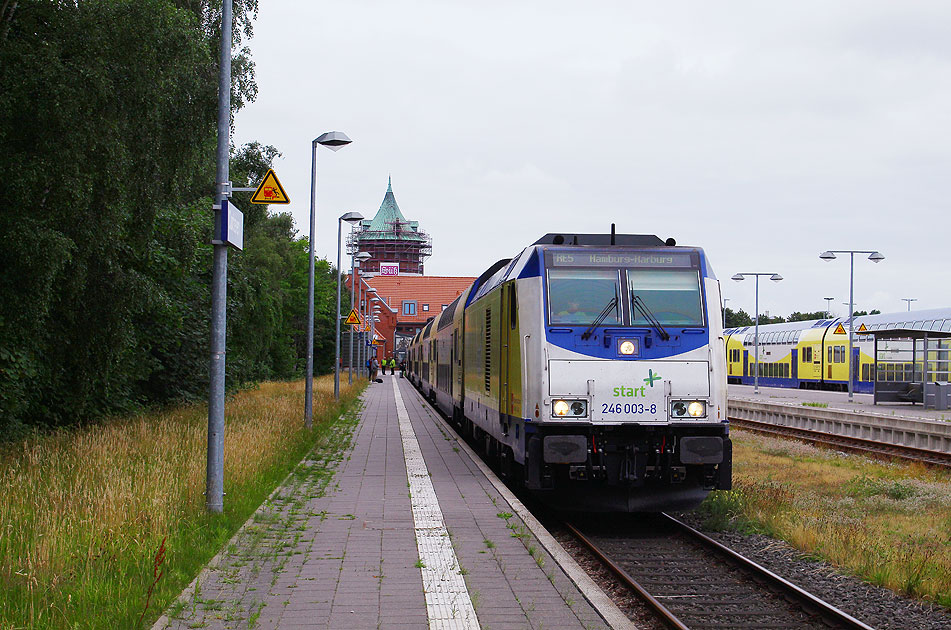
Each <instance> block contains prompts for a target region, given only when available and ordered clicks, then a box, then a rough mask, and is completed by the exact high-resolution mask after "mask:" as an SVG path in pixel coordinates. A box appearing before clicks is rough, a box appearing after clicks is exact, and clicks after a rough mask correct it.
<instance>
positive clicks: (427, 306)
mask: <svg viewBox="0 0 951 630" xmlns="http://www.w3.org/2000/svg"><path fill="white" fill-rule="evenodd" d="M428 310H429V304H423V311H424V312H425V311H428Z"/></svg>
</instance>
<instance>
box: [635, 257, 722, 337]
mask: <svg viewBox="0 0 951 630" xmlns="http://www.w3.org/2000/svg"><path fill="white" fill-rule="evenodd" d="M627 280H628V290H629V292H630V296H631V302H632V305H631V306H632V308H633V317H632V319H631V325H633V326H649V325H650V321H649V319H648V316H647V314H645V313H644V312H643V308H642V307H641V306H640V305H638V304H635V303H634V302H635V297H637V298H640V302H641V303H642V304H644V305H646V306H647V309H648V310H649V311H650V314H651V315H653V317H655V318H656V319H657V320H658V321H659V322H660V323H661V324H662V325H664V326H668V325H670V326H703V325H704V319H703V301H702V300H701V297H700V272H699V271H697V270H696V269H689V270H682V271H681V270H673V269H628V270H627Z"/></svg>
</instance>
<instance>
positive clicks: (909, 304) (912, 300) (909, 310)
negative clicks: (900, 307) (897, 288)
mask: <svg viewBox="0 0 951 630" xmlns="http://www.w3.org/2000/svg"><path fill="white" fill-rule="evenodd" d="M901 301H902V302H908V312H909V313H910V312H911V303H912V302H917V301H918V298H902V299H901Z"/></svg>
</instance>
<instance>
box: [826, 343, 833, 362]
mask: <svg viewBox="0 0 951 630" xmlns="http://www.w3.org/2000/svg"><path fill="white" fill-rule="evenodd" d="M826 354H828V355H829V356H828V357H826V363H832V346H829V351H828V352H827V353H826Z"/></svg>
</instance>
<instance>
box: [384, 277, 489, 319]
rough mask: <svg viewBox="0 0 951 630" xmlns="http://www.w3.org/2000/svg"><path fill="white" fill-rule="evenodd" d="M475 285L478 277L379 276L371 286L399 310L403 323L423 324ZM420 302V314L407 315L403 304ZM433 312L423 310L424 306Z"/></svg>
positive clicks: (417, 312) (399, 316) (418, 305)
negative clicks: (410, 301) (404, 302)
mask: <svg viewBox="0 0 951 630" xmlns="http://www.w3.org/2000/svg"><path fill="white" fill-rule="evenodd" d="M473 282H475V278H459V277H452V276H375V277H373V278H369V279H368V280H367V284H369V285H370V286H371V287H373V288H374V289H376V290H377V295H379V296H380V297H381V298H384V299H386V303H387V304H388V305H389V306H390V307H391V308H394V309H396V311H397V314H396V316H397V321H398V322H399V323H411V322H412V323H420V324H423V323H425V322H426V320H428V319H429V318H430V317H434V316H436V315H439V313H440V312H442V306H443V304H445V305H447V306H448V305H449V304H450V303H452V301H453V300H455V299H456V298H457V297H458V296H459V295H460V294H462V292H463V291H465V290H466V289H468V288H469V285H471V284H472V283H473ZM404 300H415V301H416V314H415V315H403V307H402V304H403V301H404ZM426 304H428V305H429V310H428V311H425V310H423V305H426Z"/></svg>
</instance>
